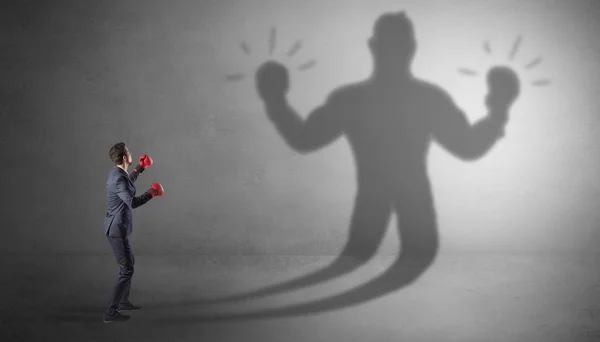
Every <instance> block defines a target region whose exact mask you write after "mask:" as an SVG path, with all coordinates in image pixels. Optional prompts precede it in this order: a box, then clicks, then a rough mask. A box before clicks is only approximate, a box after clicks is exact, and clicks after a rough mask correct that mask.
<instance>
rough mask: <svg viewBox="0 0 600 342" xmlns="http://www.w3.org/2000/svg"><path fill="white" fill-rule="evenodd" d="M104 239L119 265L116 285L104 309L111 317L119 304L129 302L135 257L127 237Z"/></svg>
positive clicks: (107, 237)
mask: <svg viewBox="0 0 600 342" xmlns="http://www.w3.org/2000/svg"><path fill="white" fill-rule="evenodd" d="M106 239H107V240H108V242H109V243H110V245H111V247H112V250H113V254H114V256H115V259H116V260H117V264H118V265H119V275H118V277H117V284H116V285H115V287H114V289H113V292H112V294H111V297H110V300H109V302H108V308H107V309H106V313H107V314H109V315H112V314H114V313H115V312H116V311H117V310H118V307H119V304H120V303H128V302H129V292H130V289H131V278H132V277H133V266H134V264H135V257H134V256H133V250H132V249H131V245H130V244H129V239H128V238H127V237H123V238H122V237H112V236H106Z"/></svg>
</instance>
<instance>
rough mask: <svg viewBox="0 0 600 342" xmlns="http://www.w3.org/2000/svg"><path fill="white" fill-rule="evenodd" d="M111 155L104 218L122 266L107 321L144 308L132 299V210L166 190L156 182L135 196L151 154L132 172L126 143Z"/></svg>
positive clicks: (107, 313) (140, 158) (116, 255)
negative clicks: (136, 184)
mask: <svg viewBox="0 0 600 342" xmlns="http://www.w3.org/2000/svg"><path fill="white" fill-rule="evenodd" d="M108 154H109V156H110V159H111V161H112V162H113V163H114V164H115V166H113V168H112V169H111V170H110V172H109V174H108V180H107V181H106V194H107V198H108V210H107V212H106V216H105V217H104V235H105V236H106V239H107V240H108V242H109V243H110V245H111V247H112V250H113V253H114V255H115V259H116V260H117V264H118V265H119V277H118V280H117V284H116V285H115V287H114V289H113V292H112V295H111V297H110V300H109V303H108V308H107V309H106V312H105V313H104V323H111V322H122V321H126V320H128V319H129V318H130V316H128V315H124V314H121V313H120V311H121V310H138V309H141V307H140V306H137V305H134V304H133V303H131V302H130V301H129V292H130V289H131V278H132V276H133V266H134V264H135V258H134V256H133V251H132V250H131V246H130V244H129V236H130V235H131V233H132V231H133V216H132V210H133V209H135V208H138V207H140V206H142V205H144V204H146V203H148V201H150V200H151V199H152V198H153V197H155V196H162V194H163V193H164V189H163V187H162V185H161V184H160V183H157V182H154V183H152V184H151V185H150V189H148V190H147V191H146V192H144V193H143V194H142V195H140V196H137V197H136V196H135V192H136V188H135V181H136V180H137V178H138V177H139V175H140V174H142V173H143V172H144V170H145V169H146V168H147V167H149V166H150V165H152V163H153V161H152V158H150V156H148V155H147V154H142V155H141V156H140V157H139V164H138V165H136V167H135V168H134V170H133V172H132V173H131V174H129V173H128V171H127V170H128V168H129V166H130V165H131V164H132V162H133V160H132V158H131V152H130V151H129V149H128V148H127V146H126V145H125V143H123V142H119V143H117V144H115V145H113V146H112V147H111V148H110V151H109V153H108Z"/></svg>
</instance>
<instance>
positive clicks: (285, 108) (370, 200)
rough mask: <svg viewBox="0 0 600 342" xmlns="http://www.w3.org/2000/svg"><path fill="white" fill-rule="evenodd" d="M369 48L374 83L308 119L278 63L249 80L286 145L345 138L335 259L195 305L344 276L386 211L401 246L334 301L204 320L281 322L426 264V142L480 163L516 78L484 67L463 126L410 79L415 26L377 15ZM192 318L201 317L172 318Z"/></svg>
mask: <svg viewBox="0 0 600 342" xmlns="http://www.w3.org/2000/svg"><path fill="white" fill-rule="evenodd" d="M369 47H370V49H371V52H372V54H373V57H374V73H373V75H372V77H370V78H369V79H367V80H365V81H363V82H360V83H357V84H352V85H348V86H344V87H341V88H340V89H337V90H335V91H334V92H333V93H332V94H331V95H330V96H329V97H328V99H327V101H326V103H324V104H323V105H322V106H320V107H318V108H316V109H315V110H314V111H313V112H312V113H310V115H309V116H308V118H307V119H306V120H303V119H302V117H301V116H300V115H298V114H297V113H296V112H295V111H294V109H293V108H292V107H291V105H290V104H289V103H288V101H287V100H286V93H287V91H288V89H289V81H288V72H287V70H286V69H285V67H283V66H282V65H280V64H278V63H276V62H272V61H271V62H267V63H265V64H263V65H262V66H261V67H260V68H259V69H258V71H257V74H256V84H257V88H258V93H259V95H260V97H261V98H262V100H263V101H264V104H265V108H266V112H267V114H268V117H269V119H270V120H271V121H272V122H273V124H274V126H275V127H276V129H277V130H278V131H279V133H280V134H281V136H282V137H283V139H284V140H285V142H286V143H287V144H288V145H289V146H290V147H291V148H293V149H295V150H296V151H299V152H302V153H308V152H312V151H316V150H318V149H320V148H322V147H324V146H326V145H327V144H329V143H331V142H332V141H334V140H335V139H336V138H338V137H340V136H341V135H342V134H345V135H346V137H347V138H348V141H349V143H350V145H351V147H352V150H353V152H354V156H355V160H356V167H357V181H358V193H357V195H356V200H355V205H354V212H353V214H352V220H351V225H350V232H349V237H348V240H347V243H346V244H345V246H344V248H343V251H342V253H341V255H340V256H339V257H338V258H337V259H336V260H335V261H334V262H332V264H331V265H329V266H328V267H326V268H324V269H322V270H320V271H317V272H316V273H313V274H309V275H306V276H303V277H300V278H297V279H293V280H290V281H288V282H285V283H281V284H277V285H274V286H271V287H267V288H263V289H259V290H257V291H254V292H250V293H245V294H240V295H235V296H231V297H226V298H221V299H215V300H208V301H203V302H202V303H203V304H208V303H224V302H228V301H234V300H244V299H250V298H253V297H258V296H266V295H273V294H276V293H280V292H286V291H291V290H295V289H299V288H302V287H306V286H310V285H315V284H317V283H320V282H324V281H327V280H331V279H333V278H337V277H339V276H342V275H344V274H346V273H349V272H350V271H352V270H354V269H356V268H358V267H359V266H361V265H363V264H364V263H366V262H367V261H368V260H369V259H371V258H372V257H373V256H374V255H375V253H376V251H377V250H378V247H379V245H380V243H381V241H382V238H383V236H384V234H385V229H386V228H387V226H388V223H389V219H390V215H391V213H392V210H395V212H396V213H397V216H398V230H399V236H400V244H401V250H400V253H399V255H398V257H397V259H396V261H395V262H394V263H393V265H392V266H391V267H390V268H389V269H388V270H387V271H386V272H385V273H383V274H382V275H381V276H379V277H377V278H375V279H373V280H371V281H369V282H368V283H366V284H363V285H362V286H360V287H357V288H354V289H352V290H349V291H347V292H345V293H342V294H339V295H336V296H334V297H330V298H326V299H323V300H319V301H315V302H310V303H306V304H301V305H297V306H293V307H286V308H281V309H273V310H265V311H261V312H251V313H244V314H236V315H223V316H220V317H219V316H215V315H211V316H210V317H202V318H201V319H202V320H207V319H208V320H210V319H217V320H219V319H227V320H229V319H236V318H238V319H245V318H267V317H281V316H284V315H299V314H308V313H316V312H321V311H326V310H333V309H339V308H343V307H348V306H352V305H356V304H359V303H362V302H365V301H368V300H371V299H374V298H377V297H380V296H383V295H385V294H387V293H389V292H392V291H395V290H398V289H400V288H402V287H404V286H407V285H409V284H410V283H412V282H414V281H415V280H416V279H417V278H418V277H419V276H420V275H421V274H423V273H424V272H425V271H426V270H427V268H428V267H429V266H430V265H431V264H432V263H433V261H434V259H435V257H436V253H437V250H438V246H439V239H438V232H437V224H436V212H435V208H434V202H433V198H432V190H431V185H430V180H429V177H428V172H427V164H426V160H427V153H428V149H429V146H430V144H431V143H432V141H436V142H438V143H439V144H440V145H441V146H443V147H444V148H445V149H446V150H447V151H449V152H451V153H453V154H454V155H455V156H457V157H458V158H461V159H463V160H475V159H478V158H480V157H482V156H483V155H484V154H485V153H486V152H487V151H489V150H490V149H491V148H492V146H493V145H494V144H495V143H496V142H497V141H498V140H499V139H500V138H501V137H502V136H503V131H504V127H505V124H506V123H507V120H508V111H509V107H510V106H511V104H512V103H513V101H514V100H515V99H516V97H517V96H518V93H519V81H518V79H517V76H516V74H515V73H514V72H513V71H511V70H510V69H507V68H505V67H496V68H493V69H491V70H490V72H489V73H488V86H489V90H490V91H489V93H488V96H487V98H486V105H487V107H488V109H489V112H488V115H487V116H486V117H485V118H483V119H481V120H479V121H478V122H477V123H475V124H474V125H470V124H469V123H468V121H467V119H466V117H465V115H464V114H463V112H462V111H461V110H460V109H459V108H458V107H457V106H456V105H455V104H454V102H453V100H452V98H451V97H450V96H449V95H448V94H447V93H446V92H445V91H444V90H442V89H440V88H439V87H437V86H435V85H432V84H430V83H428V82H425V81H423V80H419V79H417V78H415V77H414V76H413V75H412V74H411V62H412V60H413V56H414V54H415V50H416V42H415V38H414V32H413V27H412V23H411V21H410V20H409V19H408V18H407V16H406V15H405V13H404V12H400V13H388V14H384V15H383V16H381V17H380V18H379V19H378V20H377V22H376V24H375V29H374V36H373V37H372V38H371V39H370V40H369ZM348 257H349V258H348ZM187 304H200V303H199V302H193V303H187ZM189 319H191V320H194V321H195V320H198V319H200V317H195V318H194V317H188V318H187V319H186V318H183V319H182V318H177V319H175V320H176V321H180V322H181V321H187V320H189Z"/></svg>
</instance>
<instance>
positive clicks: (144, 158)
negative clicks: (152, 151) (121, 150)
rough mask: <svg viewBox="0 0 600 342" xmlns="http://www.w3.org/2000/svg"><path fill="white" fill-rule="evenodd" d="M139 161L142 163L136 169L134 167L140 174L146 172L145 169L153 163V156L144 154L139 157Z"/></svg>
mask: <svg viewBox="0 0 600 342" xmlns="http://www.w3.org/2000/svg"><path fill="white" fill-rule="evenodd" d="M139 161H140V163H139V164H138V165H137V166H136V167H135V169H133V171H135V172H138V173H140V174H141V173H142V172H144V170H145V169H146V168H147V167H148V166H150V165H152V163H153V161H152V158H150V156H149V155H147V154H142V155H141V156H140V158H139Z"/></svg>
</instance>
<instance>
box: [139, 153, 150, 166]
mask: <svg viewBox="0 0 600 342" xmlns="http://www.w3.org/2000/svg"><path fill="white" fill-rule="evenodd" d="M139 160H140V165H141V166H142V167H143V168H147V167H148V166H150V165H152V163H153V161H152V158H150V156H149V155H147V154H142V155H141V156H140V159H139Z"/></svg>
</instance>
